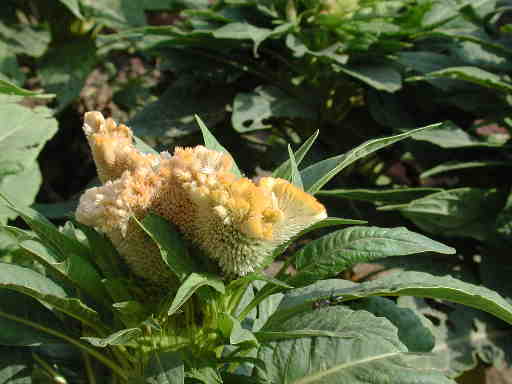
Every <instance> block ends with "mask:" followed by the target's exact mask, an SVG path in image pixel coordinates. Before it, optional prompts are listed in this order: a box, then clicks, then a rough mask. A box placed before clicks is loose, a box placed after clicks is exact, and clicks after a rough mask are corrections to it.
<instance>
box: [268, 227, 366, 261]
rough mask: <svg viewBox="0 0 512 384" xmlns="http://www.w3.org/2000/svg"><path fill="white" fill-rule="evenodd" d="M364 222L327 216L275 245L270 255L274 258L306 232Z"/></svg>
mask: <svg viewBox="0 0 512 384" xmlns="http://www.w3.org/2000/svg"><path fill="white" fill-rule="evenodd" d="M361 224H366V221H364V220H354V219H341V218H338V217H327V218H325V219H323V220H322V221H319V222H318V223H315V224H313V225H310V226H309V227H307V228H306V229H303V230H302V231H301V232H299V234H298V235H296V236H294V237H293V238H292V239H290V240H289V241H287V242H285V243H283V244H281V245H280V246H279V247H277V248H276V249H275V251H274V253H273V255H272V260H275V259H276V257H277V256H279V255H281V254H282V253H283V252H284V251H285V250H286V249H287V248H288V246H289V245H290V244H291V243H293V242H294V241H295V240H297V239H299V238H301V237H302V236H304V235H305V234H306V233H309V232H312V231H315V230H317V229H320V228H327V227H334V226H337V225H361Z"/></svg>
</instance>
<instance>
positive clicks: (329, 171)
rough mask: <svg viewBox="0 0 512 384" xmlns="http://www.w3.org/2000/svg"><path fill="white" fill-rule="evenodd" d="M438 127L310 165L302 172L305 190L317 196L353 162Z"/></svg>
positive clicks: (385, 139)
mask: <svg viewBox="0 0 512 384" xmlns="http://www.w3.org/2000/svg"><path fill="white" fill-rule="evenodd" d="M438 126H439V124H432V125H428V126H426V127H422V128H416V129H412V130H410V131H407V132H404V133H401V134H399V135H395V136H389V137H382V138H379V139H372V140H368V141H366V142H364V143H363V144H361V145H359V146H358V147H356V148H354V149H352V150H350V151H348V152H347V153H345V154H343V155H339V156H334V157H330V158H328V159H325V160H322V161H320V162H318V163H316V164H313V165H310V166H309V167H307V168H306V169H304V170H302V172H301V175H302V180H303V182H304V190H305V191H306V192H309V193H311V194H315V193H317V192H318V191H319V190H320V189H321V188H322V187H323V186H324V185H325V184H327V182H328V181H329V180H331V179H332V178H333V177H334V176H336V174H338V173H339V172H341V171H342V170H343V169H344V168H346V167H348V166H349V165H350V164H352V163H353V162H355V161H357V160H359V159H361V158H363V157H365V156H367V155H369V154H370V153H373V152H375V151H378V150H379V149H382V148H384V147H387V146H389V145H391V144H394V143H396V142H398V141H400V140H403V139H406V138H408V137H410V136H413V135H415V134H417V133H419V132H422V131H425V130H429V129H433V128H436V127H438Z"/></svg>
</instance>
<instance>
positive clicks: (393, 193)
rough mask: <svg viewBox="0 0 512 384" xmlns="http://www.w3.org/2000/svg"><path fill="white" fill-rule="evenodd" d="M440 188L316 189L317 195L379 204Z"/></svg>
mask: <svg viewBox="0 0 512 384" xmlns="http://www.w3.org/2000/svg"><path fill="white" fill-rule="evenodd" d="M442 191H443V189H442V188H394V189H357V188H353V189H352V188H351V189H330V190H323V191H318V193H317V196H328V197H339V198H342V199H349V200H359V201H369V202H372V203H380V204H404V203H408V202H410V201H411V200H414V199H417V198H421V197H424V196H428V195H430V194H432V193H436V192H442Z"/></svg>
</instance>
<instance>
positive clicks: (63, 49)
mask: <svg viewBox="0 0 512 384" xmlns="http://www.w3.org/2000/svg"><path fill="white" fill-rule="evenodd" d="M63 58H65V59H64V60H63ZM97 60H98V58H97V57H96V46H95V44H94V41H92V40H88V39H84V40H77V41H73V42H66V43H62V44H61V45H56V46H54V47H52V48H50V49H49V50H48V52H47V53H46V54H45V56H44V57H43V58H42V59H41V63H40V66H39V71H38V73H39V75H40V77H41V81H42V83H43V85H44V88H45V89H46V90H47V91H48V92H51V93H55V94H56V95H57V110H58V111H62V110H63V109H64V108H65V107H67V106H68V105H69V103H71V102H72V101H74V100H75V99H77V98H78V97H79V96H80V91H81V90H82V88H83V86H84V84H85V80H86V78H87V76H89V73H90V72H91V71H92V70H93V67H94V65H96V63H97Z"/></svg>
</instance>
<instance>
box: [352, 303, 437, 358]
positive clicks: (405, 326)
mask: <svg viewBox="0 0 512 384" xmlns="http://www.w3.org/2000/svg"><path fill="white" fill-rule="evenodd" d="M350 304H351V305H350V308H352V309H354V310H365V311H368V312H370V313H373V314H374V315H375V316H379V317H385V318H386V319H388V320H389V321H390V322H391V323H392V324H394V325H395V327H396V328H397V329H398V338H399V339H400V341H401V342H402V343H404V344H405V345H406V346H407V349H408V350H409V352H430V351H431V350H432V348H434V346H435V343H436V340H435V338H434V335H433V334H432V332H431V331H430V329H429V328H428V327H427V326H425V325H424V324H423V323H422V321H421V318H420V317H419V315H418V314H416V313H415V312H414V311H413V310H412V309H409V308H401V307H399V306H397V305H396V303H395V302H394V301H392V300H390V299H387V298H384V297H368V298H366V299H361V300H354V301H353V302H351V303H350Z"/></svg>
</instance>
